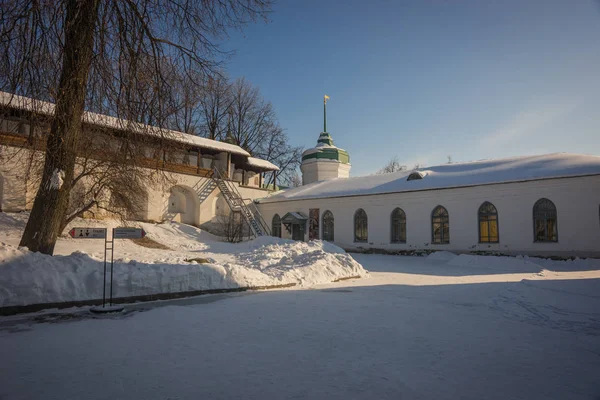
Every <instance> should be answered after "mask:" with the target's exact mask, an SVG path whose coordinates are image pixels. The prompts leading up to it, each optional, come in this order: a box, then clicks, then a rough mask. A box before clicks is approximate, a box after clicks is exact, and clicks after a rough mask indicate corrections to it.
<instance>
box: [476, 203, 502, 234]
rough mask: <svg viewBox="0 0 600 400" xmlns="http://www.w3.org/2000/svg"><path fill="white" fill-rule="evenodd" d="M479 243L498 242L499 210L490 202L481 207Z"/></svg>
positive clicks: (479, 214)
mask: <svg viewBox="0 0 600 400" xmlns="http://www.w3.org/2000/svg"><path fill="white" fill-rule="evenodd" d="M478 217H479V243H498V242H500V236H499V235H498V210H496V207H494V205H493V204H492V203H490V202H487V201H486V202H485V203H483V204H482V205H481V207H479V213H478Z"/></svg>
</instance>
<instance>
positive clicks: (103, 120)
mask: <svg viewBox="0 0 600 400" xmlns="http://www.w3.org/2000/svg"><path fill="white" fill-rule="evenodd" d="M0 105H3V106H7V107H13V108H18V109H21V110H27V111H31V112H34V113H38V114H44V115H53V114H54V104H52V103H49V102H46V101H41V100H35V99H31V98H29V97H23V96H17V95H14V94H11V93H6V92H0ZM83 121H84V122H85V123H88V124H91V125H96V126H102V127H105V128H111V129H120V130H128V131H132V132H136V133H142V134H148V135H151V136H155V137H164V138H166V139H169V140H174V141H176V142H179V143H186V144H189V145H192V146H197V147H203V148H207V149H211V150H218V151H226V152H229V153H232V154H240V155H243V156H250V153H248V152H247V151H246V150H244V149H242V148H241V147H240V146H236V145H234V144H229V143H223V142H219V141H217V140H211V139H206V138H202V137H199V136H194V135H188V134H186V133H183V132H178V131H173V130H170V129H161V128H158V127H155V126H150V125H145V124H141V123H138V122H133V121H128V120H125V119H121V118H115V117H111V116H109V115H102V114H96V113H92V112H87V111H86V112H84V114H83ZM261 161H262V160H261ZM264 162H266V161H264ZM269 164H270V163H269ZM271 165H273V164H271Z"/></svg>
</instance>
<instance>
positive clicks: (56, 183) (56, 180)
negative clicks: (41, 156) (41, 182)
mask: <svg viewBox="0 0 600 400" xmlns="http://www.w3.org/2000/svg"><path fill="white" fill-rule="evenodd" d="M64 180H65V171H63V170H62V169H58V168H54V172H52V177H50V181H49V182H48V188H50V189H54V190H60V188H61V187H62V185H63V182H64Z"/></svg>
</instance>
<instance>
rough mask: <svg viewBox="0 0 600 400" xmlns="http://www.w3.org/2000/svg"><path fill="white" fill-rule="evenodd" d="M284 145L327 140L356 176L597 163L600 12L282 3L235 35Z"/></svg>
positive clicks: (594, 8)
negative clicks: (490, 163) (576, 158)
mask: <svg viewBox="0 0 600 400" xmlns="http://www.w3.org/2000/svg"><path fill="white" fill-rule="evenodd" d="M224 48H225V49H233V50H236V54H235V56H234V57H233V58H232V59H231V60H230V61H229V63H228V66H227V68H228V72H229V74H230V75H231V77H232V78H235V77H238V76H245V77H247V78H248V79H249V80H250V81H251V82H253V83H254V84H255V85H257V86H259V87H260V89H261V91H262V93H263V95H264V97H265V98H266V99H268V100H270V101H271V102H272V103H273V105H274V106H275V109H276V111H277V115H278V117H279V120H280V122H281V125H282V126H283V127H284V128H285V129H286V131H287V133H288V135H289V136H290V138H291V141H292V143H293V144H294V145H301V146H304V147H305V148H308V147H313V146H314V145H315V144H316V141H317V138H318V135H319V133H320V132H321V130H322V125H323V122H322V118H323V116H322V108H323V106H322V104H323V103H322V101H323V95H324V94H327V95H329V96H330V97H331V100H330V101H329V103H328V124H327V127H328V131H329V132H331V134H332V136H333V138H334V140H335V144H336V145H337V146H339V147H342V148H344V149H346V150H347V151H348V152H349V154H350V157H351V162H352V172H351V174H352V175H353V176H357V175H365V174H369V173H372V172H375V171H376V170H377V169H379V168H380V167H381V166H382V165H383V164H385V163H386V161H387V160H389V159H390V158H392V157H394V156H398V158H399V160H400V162H401V163H403V164H407V165H408V166H409V167H412V166H413V165H414V164H415V163H420V164H421V165H425V166H427V165H436V164H441V163H445V162H446V161H447V156H448V155H451V156H452V160H453V161H456V162H458V161H472V160H477V159H483V158H498V157H506V156H512V155H528V154H543V153H551V152H559V151H567V152H573V153H585V154H596V155H600V3H599V2H597V1H594V0H589V1H586V0H563V1H555V0H543V1H525V0H520V1H512V0H503V1H491V0H490V1H486V0H474V1H463V0H457V1H442V0H431V1H427V0H414V1H375V0H373V1H332V0H322V1H312V0H302V1H291V0H281V1H279V3H277V4H275V7H274V12H273V14H272V15H271V17H270V22H269V23H268V24H258V25H252V26H249V27H248V28H246V29H245V30H244V31H243V33H234V34H232V37H231V40H230V41H229V42H227V43H226V45H225V47H224Z"/></svg>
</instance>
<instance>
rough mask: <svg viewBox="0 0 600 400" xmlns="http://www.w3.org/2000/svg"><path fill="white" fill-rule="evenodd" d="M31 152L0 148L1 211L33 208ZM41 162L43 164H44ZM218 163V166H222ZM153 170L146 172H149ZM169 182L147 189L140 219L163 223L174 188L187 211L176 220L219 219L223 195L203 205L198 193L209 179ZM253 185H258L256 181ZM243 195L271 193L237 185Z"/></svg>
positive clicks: (170, 178) (182, 177) (174, 176)
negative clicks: (217, 209)
mask: <svg viewBox="0 0 600 400" xmlns="http://www.w3.org/2000/svg"><path fill="white" fill-rule="evenodd" d="M31 153H32V152H31V151H29V150H26V149H20V148H16V147H9V146H0V157H2V158H1V161H0V185H1V186H0V187H1V191H0V209H2V211H9V212H17V211H24V210H29V209H31V207H32V205H33V200H34V198H35V194H36V192H37V184H36V182H34V178H37V177H34V176H31V174H29V173H28V172H29V169H28V167H27V166H28V160H29V158H30V156H31ZM222 154H224V156H221V157H220V160H219V162H221V164H222V161H223V160H225V164H222V165H226V160H227V154H226V153H222ZM35 155H36V156H39V157H42V156H43V153H41V152H36V153H35ZM40 162H41V161H40ZM221 164H218V165H221ZM148 171H151V170H146V172H148ZM165 176H166V177H167V181H166V182H164V183H162V184H160V183H155V184H154V185H152V186H150V187H148V188H147V192H148V203H147V204H144V205H142V207H141V208H142V209H144V210H145V211H142V212H141V215H139V216H138V218H139V219H141V220H150V221H163V220H164V219H165V218H167V217H171V216H170V215H169V214H170V213H169V197H170V196H171V193H172V189H174V190H175V191H176V192H177V193H179V194H180V197H181V196H182V198H181V199H180V200H179V201H181V202H182V203H181V204H178V206H180V207H184V208H185V213H181V214H179V215H172V217H174V219H175V220H176V221H181V222H184V223H188V224H193V225H201V224H203V223H205V222H209V221H211V220H212V219H213V218H214V217H215V203H216V201H215V200H216V197H217V196H218V195H219V194H220V191H219V190H218V189H214V190H213V191H212V193H211V194H210V196H208V197H207V198H206V199H205V200H204V201H203V202H202V203H201V202H200V201H199V199H198V197H197V192H198V191H199V189H200V188H201V186H202V185H204V184H206V183H207V182H208V181H209V179H207V178H202V177H199V176H195V175H188V174H181V173H171V172H165ZM251 184H258V181H257V180H253V181H252V182H251ZM235 185H236V187H237V188H238V190H239V192H240V194H241V195H242V197H244V198H249V199H257V198H261V197H265V196H267V194H268V193H269V192H268V191H267V190H265V189H260V188H258V187H248V186H239V183H235ZM96 216H97V217H102V216H103V213H101V212H98V213H96Z"/></svg>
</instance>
